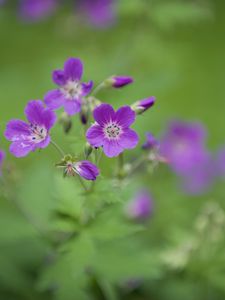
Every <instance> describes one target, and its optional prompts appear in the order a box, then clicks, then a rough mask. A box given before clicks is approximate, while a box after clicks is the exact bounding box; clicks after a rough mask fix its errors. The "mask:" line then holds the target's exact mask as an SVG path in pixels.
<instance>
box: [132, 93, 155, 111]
mask: <svg viewBox="0 0 225 300" xmlns="http://www.w3.org/2000/svg"><path fill="white" fill-rule="evenodd" d="M155 100H156V99H155V97H154V96H151V97H149V98H146V99H143V100H139V101H137V102H135V103H134V104H132V105H131V108H132V109H133V110H134V111H135V113H136V114H137V115H140V114H142V113H143V112H145V111H146V110H148V109H149V108H150V107H152V106H153V105H154V103H155Z"/></svg>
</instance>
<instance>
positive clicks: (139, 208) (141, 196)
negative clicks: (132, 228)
mask: <svg viewBox="0 0 225 300" xmlns="http://www.w3.org/2000/svg"><path fill="white" fill-rule="evenodd" d="M152 210H153V202H152V198H151V196H150V195H149V193H148V192H147V191H145V190H142V191H140V192H139V193H138V194H137V195H136V196H135V198H134V199H133V200H131V201H130V202H129V203H128V204H127V206H126V208H125V213H126V215H127V216H128V217H129V218H130V219H134V220H145V219H148V217H149V216H150V214H151V213H152Z"/></svg>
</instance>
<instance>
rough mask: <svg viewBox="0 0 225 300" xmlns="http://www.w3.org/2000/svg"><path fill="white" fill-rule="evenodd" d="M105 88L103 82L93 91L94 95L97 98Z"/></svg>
mask: <svg viewBox="0 0 225 300" xmlns="http://www.w3.org/2000/svg"><path fill="white" fill-rule="evenodd" d="M104 88H105V83H104V81H102V82H101V83H100V84H99V85H97V86H96V88H95V89H94V90H93V92H92V95H93V96H96V95H97V94H98V93H99V92H100V91H101V90H103V89H104Z"/></svg>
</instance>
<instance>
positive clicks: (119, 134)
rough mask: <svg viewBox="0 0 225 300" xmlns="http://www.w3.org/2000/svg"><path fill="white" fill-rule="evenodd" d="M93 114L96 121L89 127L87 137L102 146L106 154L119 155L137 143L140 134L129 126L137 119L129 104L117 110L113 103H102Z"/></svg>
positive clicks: (97, 145) (93, 143)
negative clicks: (114, 108)
mask: <svg viewBox="0 0 225 300" xmlns="http://www.w3.org/2000/svg"><path fill="white" fill-rule="evenodd" d="M93 115H94V119H95V121H96V123H95V124H94V125H92V126H91V127H90V128H89V129H88V131H87V133H86V138H87V140H88V142H89V143H90V144H91V145H92V146H93V147H101V146H102V147H103V151H104V153H105V155H106V156H108V157H113V156H118V155H119V154H120V153H121V152H123V151H124V150H125V149H132V148H134V147H135V146H136V145H137V143H138V140H139V139H138V135H137V133H136V132H135V131H134V130H132V129H130V128H129V127H130V125H131V124H133V123H134V121H135V113H134V111H132V109H131V108H130V107H129V106H123V107H121V108H119V109H118V110H117V111H116V112H115V111H114V110H113V108H112V106H111V105H109V104H101V105H99V106H98V107H96V108H95V110H94V113H93Z"/></svg>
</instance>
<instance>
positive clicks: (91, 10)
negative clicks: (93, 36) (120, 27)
mask: <svg viewBox="0 0 225 300" xmlns="http://www.w3.org/2000/svg"><path fill="white" fill-rule="evenodd" d="M114 2H115V1H114V0H79V1H78V4H77V10H78V13H79V14H80V15H83V17H84V18H85V19H86V20H87V21H88V22H89V23H90V24H91V25H94V26H96V27H107V26H110V25H111V24H113V22H114V20H115V11H114V4H115V3H114Z"/></svg>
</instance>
